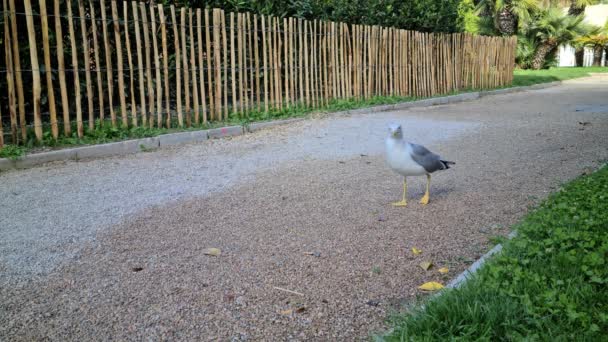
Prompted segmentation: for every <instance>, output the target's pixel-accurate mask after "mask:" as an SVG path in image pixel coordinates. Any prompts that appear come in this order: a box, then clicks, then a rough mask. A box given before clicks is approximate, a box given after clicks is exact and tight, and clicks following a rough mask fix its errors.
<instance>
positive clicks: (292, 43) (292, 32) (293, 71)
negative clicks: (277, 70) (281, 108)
mask: <svg viewBox="0 0 608 342" xmlns="http://www.w3.org/2000/svg"><path fill="white" fill-rule="evenodd" d="M295 34H296V33H295V20H294V19H293V18H289V73H290V74H291V77H290V79H289V83H290V84H289V87H290V94H291V103H292V104H293V105H296V99H297V97H298V96H297V95H296V93H295V92H296V77H297V75H298V71H297V70H296V68H295V64H294V54H295V50H296V45H295V42H296V40H295V39H294V37H295Z"/></svg>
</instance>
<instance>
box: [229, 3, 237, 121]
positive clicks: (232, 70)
mask: <svg viewBox="0 0 608 342" xmlns="http://www.w3.org/2000/svg"><path fill="white" fill-rule="evenodd" d="M234 29H235V27H234V13H230V74H231V76H232V111H233V112H236V110H235V109H236V107H237V100H238V98H237V96H236V60H235V57H236V55H235V53H234Z"/></svg>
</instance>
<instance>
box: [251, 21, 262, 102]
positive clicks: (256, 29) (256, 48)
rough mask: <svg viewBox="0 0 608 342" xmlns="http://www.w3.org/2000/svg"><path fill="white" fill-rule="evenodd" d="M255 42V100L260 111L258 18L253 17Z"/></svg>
mask: <svg viewBox="0 0 608 342" xmlns="http://www.w3.org/2000/svg"><path fill="white" fill-rule="evenodd" d="M253 42H254V49H253V53H254V55H255V56H254V60H255V98H256V102H257V108H258V111H260V110H261V109H262V108H261V105H260V103H261V99H260V61H259V57H258V56H259V51H258V16H257V15H254V16H253Z"/></svg>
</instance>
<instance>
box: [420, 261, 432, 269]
mask: <svg viewBox="0 0 608 342" xmlns="http://www.w3.org/2000/svg"><path fill="white" fill-rule="evenodd" d="M420 267H422V269H423V270H425V271H428V270H429V268H431V267H433V263H432V262H430V261H424V262H421V263H420Z"/></svg>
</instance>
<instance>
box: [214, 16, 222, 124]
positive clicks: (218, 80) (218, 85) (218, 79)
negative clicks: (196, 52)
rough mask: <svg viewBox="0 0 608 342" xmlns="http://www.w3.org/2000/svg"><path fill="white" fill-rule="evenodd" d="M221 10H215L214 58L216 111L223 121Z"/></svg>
mask: <svg viewBox="0 0 608 342" xmlns="http://www.w3.org/2000/svg"><path fill="white" fill-rule="evenodd" d="M220 21H221V20H220V10H218V9H214V10H213V50H214V51H213V56H214V57H215V99H216V102H215V111H216V117H217V118H218V119H220V120H221V119H222V74H221V56H220V45H221V44H222V43H221V41H220V38H221V37H220V27H219V26H220V25H221V24H220Z"/></svg>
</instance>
